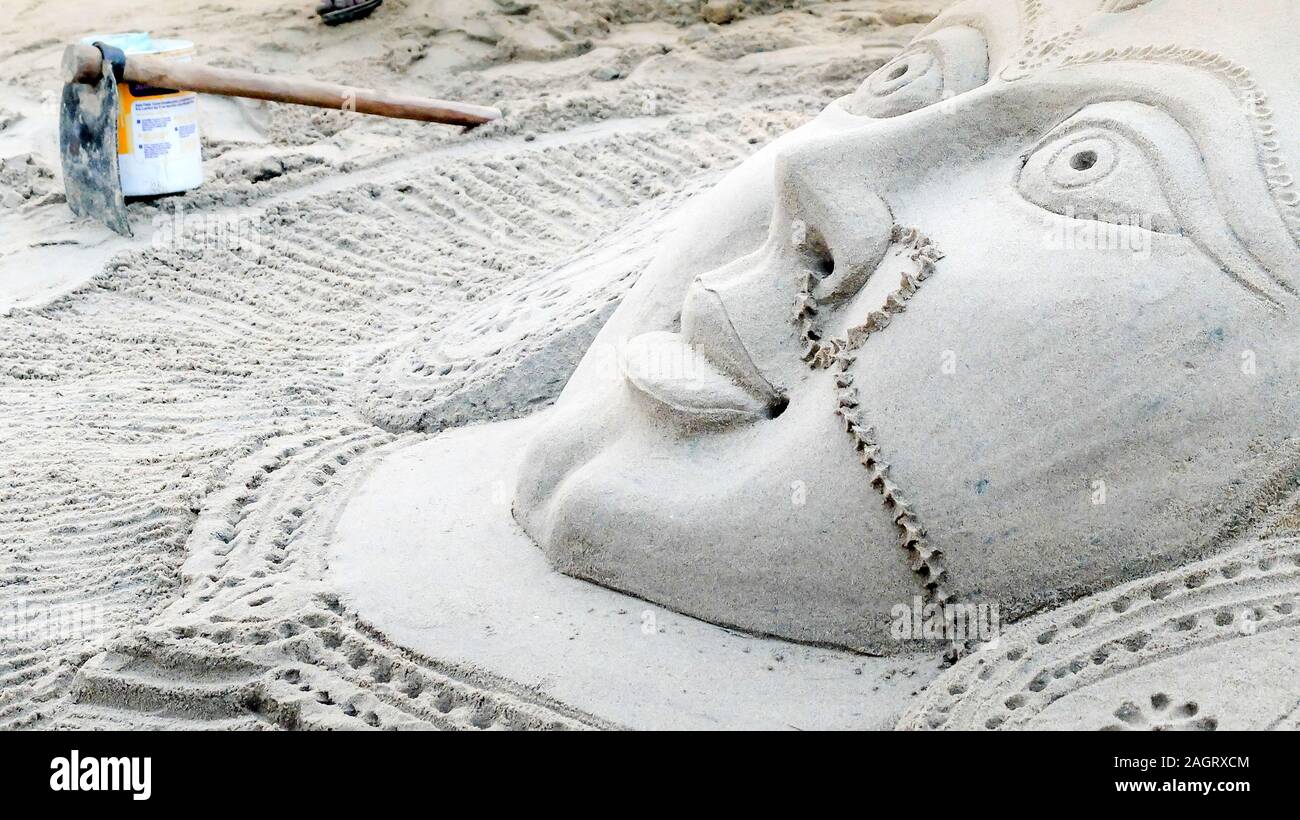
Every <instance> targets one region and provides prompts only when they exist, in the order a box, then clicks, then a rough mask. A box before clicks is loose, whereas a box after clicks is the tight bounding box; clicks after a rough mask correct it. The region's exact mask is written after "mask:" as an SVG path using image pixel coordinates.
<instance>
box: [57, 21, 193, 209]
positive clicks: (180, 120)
mask: <svg viewBox="0 0 1300 820" xmlns="http://www.w3.org/2000/svg"><path fill="white" fill-rule="evenodd" d="M96 41H100V42H103V43H104V44H106V45H110V46H115V47H117V48H120V49H122V51H123V52H124V53H125V54H126V55H127V58H128V59H129V58H130V57H131V56H132V55H137V54H148V55H150V56H151V57H161V58H163V59H168V60H180V61H185V62H188V61H189V60H190V58H191V57H192V56H193V55H194V44H193V43H191V42H189V41H188V40H155V39H153V38H152V37H150V36H149V34H148V33H147V32H130V33H127V34H109V35H95V36H92V37H86V38H85V39H84V40H83V41H82V42H85V43H94V42H96ZM118 97H119V100H120V102H119V106H120V107H119V110H118V117H117V164H118V169H119V171H120V173H121V177H122V194H123V195H124V196H154V195H156V194H173V193H178V192H180V191H188V190H190V189H192V188H197V187H199V185H201V184H202V183H203V153H202V150H201V149H200V147H199V95H198V94H195V93H194V92H192V91H167V90H165V89H162V90H160V89H156V88H147V87H144V86H141V85H140V84H138V83H122V84H121V85H119V86H118Z"/></svg>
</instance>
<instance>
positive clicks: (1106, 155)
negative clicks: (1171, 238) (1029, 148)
mask: <svg viewBox="0 0 1300 820" xmlns="http://www.w3.org/2000/svg"><path fill="white" fill-rule="evenodd" d="M1154 150H1155V148H1154V146H1143V145H1141V144H1139V142H1138V141H1136V140H1134V139H1131V138H1130V137H1128V136H1127V135H1125V134H1123V133H1119V132H1118V131H1115V130H1111V129H1108V128H1106V127H1105V126H1102V125H1088V124H1084V125H1082V126H1079V127H1075V128H1069V129H1066V130H1065V132H1064V133H1062V134H1060V135H1059V136H1053V137H1050V138H1049V139H1048V140H1046V141H1045V142H1044V143H1043V144H1042V145H1041V146H1040V147H1039V148H1038V149H1036V150H1035V151H1034V152H1033V153H1032V154H1031V155H1030V156H1029V158H1028V159H1027V160H1026V162H1025V165H1024V168H1023V169H1021V172H1020V179H1019V189H1020V194H1021V196H1023V197H1024V198H1025V199H1027V200H1029V201H1030V202H1032V203H1034V204H1035V205H1038V206H1039V207H1041V208H1045V209H1047V210H1049V211H1051V212H1052V213H1055V214H1060V215H1062V216H1067V217H1071V218H1074V219H1090V220H1094V221H1097V222H1109V223H1114V224H1120V225H1129V226H1138V227H1142V228H1146V229H1148V230H1153V231H1157V232H1160V233H1177V232H1178V225H1177V219H1176V218H1175V217H1174V215H1173V213H1172V211H1171V209H1170V206H1169V201H1168V198H1167V197H1166V196H1165V192H1164V189H1163V187H1162V185H1161V181H1160V173H1159V170H1158V168H1159V164H1158V161H1157V160H1156V158H1154V157H1152V156H1150V152H1151V151H1154Z"/></svg>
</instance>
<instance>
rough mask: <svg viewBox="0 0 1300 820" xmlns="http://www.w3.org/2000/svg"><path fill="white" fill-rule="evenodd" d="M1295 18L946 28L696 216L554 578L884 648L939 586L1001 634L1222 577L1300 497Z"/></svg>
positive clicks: (540, 486) (593, 393) (987, 6)
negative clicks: (988, 618)
mask: <svg viewBox="0 0 1300 820" xmlns="http://www.w3.org/2000/svg"><path fill="white" fill-rule="evenodd" d="M1298 18H1300V15H1298V14H1297V12H1296V9H1295V7H1294V4H1292V3H1290V2H1285V0H1275V1H1273V2H1268V1H1266V0H1259V1H1258V2H1252V3H1250V4H1242V3H1228V2H1210V0H1204V1H1200V0H1150V2H1140V0H1108V1H1107V2H1100V0H1055V1H1053V0H1024V2H1020V3H1017V2H1012V0H985V2H967V3H959V4H957V5H955V6H954V7H952V8H950V9H949V11H947V12H946V13H945V14H944V15H943V16H942V17H941V18H940V19H938V20H936V21H935V22H934V23H933V24H932V25H931V26H929V27H928V28H927V30H926V31H925V32H923V33H922V34H921V35H920V36H919V37H918V38H917V39H916V41H915V42H914V43H913V44H912V45H911V46H910V47H909V48H908V49H907V50H906V51H905V52H904V53H903V54H902V55H901V56H899V57H897V58H896V59H894V60H893V61H892V62H890V63H889V64H887V65H885V66H884V67H882V68H881V69H879V70H878V71H876V72H875V73H874V74H873V75H872V76H871V77H869V78H868V79H867V80H866V81H865V82H864V83H863V85H862V86H861V88H860V89H859V90H858V91H857V92H855V93H854V94H852V95H850V96H848V97H846V98H843V99H841V100H839V101H837V102H835V103H833V104H832V105H831V106H830V107H829V108H827V109H826V111H825V112H824V113H823V114H822V115H821V116H819V117H818V118H817V119H816V120H815V121H813V122H812V123H810V124H809V125H807V126H805V127H803V128H801V129H799V130H798V131H796V132H794V133H792V134H789V135H787V136H786V137H784V138H782V139H781V140H779V141H777V142H776V143H774V144H773V145H771V146H769V147H768V148H767V149H765V150H764V151H763V152H761V153H760V154H759V155H758V156H756V157H754V158H753V159H752V160H750V161H749V162H747V163H746V164H745V165H743V166H742V167H741V168H739V169H737V170H736V171H735V172H733V173H732V174H731V175H730V176H729V177H728V178H727V179H726V180H724V181H723V182H722V183H721V184H720V185H719V186H718V187H717V188H716V189H715V190H714V191H712V192H711V193H710V194H708V195H706V196H704V197H702V198H700V199H698V200H697V201H695V202H694V203H693V204H692V205H691V206H690V207H689V208H688V210H687V211H686V212H685V213H684V214H682V216H681V219H680V222H679V223H678V228H677V230H676V232H675V233H674V234H673V235H672V236H671V238H670V240H669V241H668V242H666V244H665V247H664V248H663V250H662V252H661V254H660V256H659V257H658V259H657V260H656V262H655V264H654V265H653V266H652V267H651V269H650V270H649V271H647V272H646V273H645V274H644V275H643V277H642V279H641V280H640V281H639V282H638V284H637V285H636V286H635V288H634V289H633V290H632V292H631V293H630V294H629V296H628V297H627V299H626V300H625V301H624V302H623V304H622V305H621V306H620V308H619V310H618V311H617V313H616V314H615V315H614V317H613V318H612V319H611V321H610V322H609V323H608V324H607V325H606V327H605V328H604V330H603V331H602V333H601V335H600V336H599V338H598V339H597V341H596V343H595V345H594V346H593V348H592V349H591V351H589V353H588V355H587V357H586V358H585V359H584V361H583V363H582V365H581V366H580V367H579V368H578V370H577V372H576V373H575V374H574V376H573V378H572V379H571V380H570V382H569V384H568V385H567V387H566V388H565V391H564V393H563V395H562V397H561V399H560V401H559V403H558V406H557V407H556V408H555V410H554V411H553V412H552V415H551V417H550V419H549V421H548V423H547V425H546V428H545V430H544V431H543V432H542V434H541V435H539V436H538V437H537V438H536V439H535V440H534V441H532V442H531V443H530V445H529V449H528V451H527V455H526V457H525V460H524V463H523V468H522V473H521V479H520V484H519V487H518V490H517V497H516V502H515V514H516V517H517V518H518V520H519V521H520V522H521V523H522V525H523V526H524V527H525V529H526V530H527V531H528V532H529V534H530V535H531V536H532V537H533V538H534V539H536V541H537V542H538V543H539V544H540V545H541V546H542V548H543V549H544V550H545V552H546V554H547V555H548V557H549V558H550V560H551V561H552V562H553V563H554V565H555V566H556V567H557V568H559V569H560V570H561V571H563V572H566V573H569V574H572V575H575V576H578V577H581V578H586V579H590V580H593V581H596V582H598V583H601V584H605V585H608V586H611V587H615V588H618V589H622V590H626V591H629V592H632V593H634V594H637V595H639V596H642V597H644V598H646V599H648V600H650V601H654V602H657V603H660V604H663V605H666V606H668V607H671V608H674V609H677V610H680V611H683V612H686V613H689V614H692V615H696V616H699V617H701V618H704V619H707V620H711V621H715V622H719V623H723V624H729V625H734V626H738V627H742V628H745V629H748V630H753V631H756V632H762V633H771V634H775V635H780V636H784V637H789V638H793V639H798V640H806V641H816V642H826V643H833V644H841V645H846V646H852V647H860V648H867V649H873V650H877V651H890V650H897V649H899V648H900V647H899V646H898V644H896V643H894V642H893V641H892V639H891V638H890V637H889V631H888V627H889V623H890V609H891V608H892V607H895V606H897V605H899V604H909V603H910V602H912V600H913V598H914V596H916V595H923V596H925V597H926V599H927V600H929V601H942V600H948V599H951V600H957V601H969V602H980V603H997V604H999V605H1000V606H1001V607H1002V610H1001V611H1002V617H1003V619H1010V618H1015V617H1018V616H1020V615H1023V614H1025V613H1027V612H1030V611H1033V610H1035V609H1039V608H1042V607H1045V606H1051V605H1053V604H1056V603H1059V602H1061V601H1063V600H1068V599H1071V598H1075V597H1078V596H1079V595H1081V594H1083V593H1085V592H1090V591H1094V590H1096V589H1099V588H1103V587H1106V586H1109V585H1111V584H1113V583H1115V582H1117V581H1119V580H1122V579H1125V578H1129V577H1133V576H1136V575H1143V574H1147V573H1149V572H1151V571H1154V570H1156V569H1159V568H1163V567H1167V566H1169V565H1172V564H1177V563H1179V562H1182V561H1186V560H1189V559H1190V558H1192V557H1194V556H1198V555H1201V554H1204V553H1207V552H1211V551H1213V550H1215V549H1216V548H1217V547H1218V546H1219V545H1220V544H1222V543H1223V542H1224V540H1225V539H1226V538H1229V537H1231V536H1232V535H1233V534H1234V533H1236V532H1238V531H1240V530H1241V529H1243V528H1244V527H1246V526H1247V525H1248V524H1249V523H1250V521H1251V519H1252V517H1253V515H1254V514H1255V512H1256V511H1257V510H1258V509H1259V507H1260V506H1261V505H1262V504H1265V503H1267V502H1268V501H1269V500H1270V499H1271V498H1272V497H1273V496H1274V495H1275V494H1276V493H1277V492H1279V491H1280V490H1281V489H1283V488H1284V487H1286V486H1287V485H1288V484H1290V483H1291V482H1293V481H1294V480H1295V479H1294V476H1295V474H1296V465H1297V459H1296V447H1295V444H1296V441H1295V433H1296V431H1297V430H1298V429H1300V415H1297V409H1298V408H1297V399H1298V398H1300V367H1298V366H1297V365H1298V364H1300V362H1298V361H1297V359H1298V357H1297V356H1295V355H1294V354H1295V352H1296V351H1300V325H1298V322H1300V299H1298V298H1297V292H1298V291H1297V287H1298V286H1300V254H1298V253H1297V241H1296V240H1297V236H1300V194H1298V193H1297V192H1298V191H1300V187H1297V186H1296V185H1294V184H1293V181H1292V177H1291V171H1290V170H1288V169H1289V168H1290V167H1292V166H1294V164H1295V162H1296V161H1297V158H1298V157H1297V152H1298V151H1300V144H1297V143H1296V138H1297V135H1300V129H1298V128H1297V126H1300V92H1297V91H1296V89H1295V86H1294V82H1293V78H1294V76H1295V71H1296V69H1297V67H1298V66H1297V65H1296V57H1295V56H1294V55H1296V54H1297V53H1300V37H1298V36H1297V32H1300V25H1298V24H1300V19H1298ZM612 351H617V356H615V355H613V354H612Z"/></svg>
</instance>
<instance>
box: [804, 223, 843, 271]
mask: <svg viewBox="0 0 1300 820" xmlns="http://www.w3.org/2000/svg"><path fill="white" fill-rule="evenodd" d="M802 244H803V247H802V248H801V250H802V251H803V254H804V261H805V264H806V265H807V266H808V268H809V270H811V271H812V273H813V276H816V277H817V278H818V279H828V278H830V277H831V275H832V274H834V273H835V254H833V253H831V249H830V246H829V245H828V244H827V243H826V239H825V238H824V237H823V236H822V234H821V232H820V231H818V230H816V229H815V228H807V229H806V230H805V234H804V241H803V243H802Z"/></svg>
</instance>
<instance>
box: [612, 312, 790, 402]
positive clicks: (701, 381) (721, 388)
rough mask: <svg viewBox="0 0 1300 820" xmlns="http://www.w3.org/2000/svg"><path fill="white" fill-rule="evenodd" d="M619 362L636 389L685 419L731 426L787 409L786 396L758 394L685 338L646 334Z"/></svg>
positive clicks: (633, 341)
mask: <svg viewBox="0 0 1300 820" xmlns="http://www.w3.org/2000/svg"><path fill="white" fill-rule="evenodd" d="M619 363H620V366H621V368H622V371H623V377H624V379H625V380H626V381H627V383H628V384H629V385H631V387H632V388H633V389H634V390H636V391H638V392H639V393H641V394H643V395H645V396H648V397H649V398H651V399H653V400H654V401H656V402H657V403H659V404H660V405H662V406H664V407H666V408H668V409H669V410H672V411H674V412H677V413H680V414H684V415H687V416H693V417H698V418H700V419H702V420H708V421H713V422H719V423H727V422H741V421H753V420H757V419H763V418H774V417H775V416H777V415H780V413H781V412H782V411H783V410H784V409H785V405H786V401H785V397H784V396H781V395H780V394H776V393H772V394H770V395H761V394H760V395H756V394H755V391H753V390H752V389H748V387H747V386H745V385H742V384H740V383H738V381H737V380H736V379H735V378H734V377H732V376H731V375H730V374H728V373H727V372H724V370H723V369H722V368H720V367H719V366H718V365H717V364H716V363H714V362H713V361H711V360H710V359H709V358H708V357H707V356H706V355H704V354H703V353H702V352H701V351H699V350H697V349H696V348H695V347H694V346H692V345H690V344H688V343H687V342H686V340H685V338H684V337H683V335H682V334H678V333H670V332H667V331H653V332H650V333H643V334H641V335H640V336H637V337H635V338H633V339H631V340H630V341H629V342H628V343H627V345H626V346H625V347H624V349H623V355H622V356H621V357H620V359H619Z"/></svg>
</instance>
